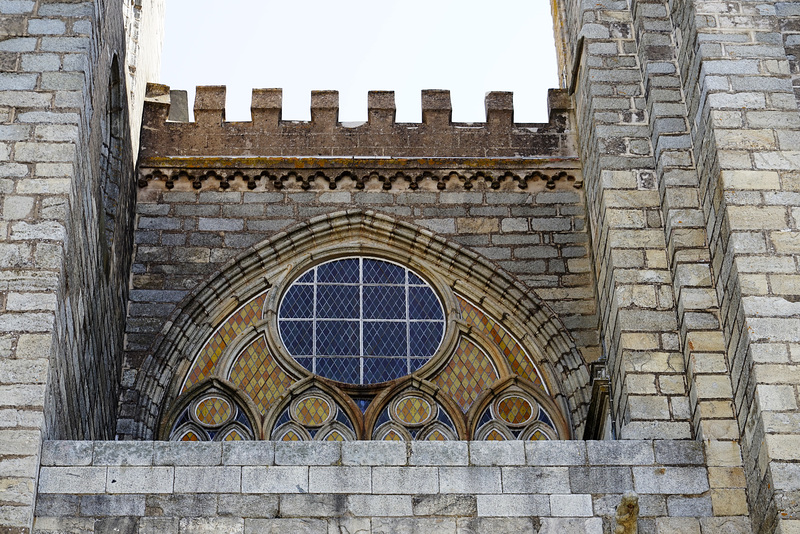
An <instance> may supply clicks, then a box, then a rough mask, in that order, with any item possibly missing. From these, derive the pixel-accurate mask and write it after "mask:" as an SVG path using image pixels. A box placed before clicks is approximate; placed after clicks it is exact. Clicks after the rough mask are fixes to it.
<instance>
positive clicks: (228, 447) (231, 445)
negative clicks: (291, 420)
mask: <svg viewBox="0 0 800 534" xmlns="http://www.w3.org/2000/svg"><path fill="white" fill-rule="evenodd" d="M274 462H275V442H273V441H229V442H225V443H223V444H222V465H272V464H273V463H274Z"/></svg>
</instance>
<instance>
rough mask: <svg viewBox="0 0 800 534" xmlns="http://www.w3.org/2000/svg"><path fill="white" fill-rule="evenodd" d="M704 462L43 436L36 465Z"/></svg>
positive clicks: (526, 448) (604, 454)
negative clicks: (95, 439) (44, 438)
mask: <svg viewBox="0 0 800 534" xmlns="http://www.w3.org/2000/svg"><path fill="white" fill-rule="evenodd" d="M215 465H216V466H228V465H230V466H246V465H253V466H257V465H323V466H324V465H327V466H341V465H351V466H359V465H360V466H482V465H483V466H486V465H489V466H525V465H528V466H540V467H549V466H552V467H558V466H587V467H588V466H651V465H660V466H664V465H665V466H703V465H705V457H704V454H703V447H702V444H701V443H700V442H697V441H683V440H618V441H577V440H575V441H536V442H522V441H516V442H515V441H507V442H477V441H476V442H469V441H451V442H408V443H387V442H381V441H354V442H344V443H329V442H299V443H287V442H272V441H256V442H252V441H244V442H226V443H214V442H201V443H180V442H164V441H94V442H92V441H45V442H44V444H43V448H42V466H44V467H76V466H97V467H100V466H107V467H114V466H117V467H123V466H215Z"/></svg>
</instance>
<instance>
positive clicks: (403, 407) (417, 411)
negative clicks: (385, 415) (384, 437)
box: [395, 397, 431, 425]
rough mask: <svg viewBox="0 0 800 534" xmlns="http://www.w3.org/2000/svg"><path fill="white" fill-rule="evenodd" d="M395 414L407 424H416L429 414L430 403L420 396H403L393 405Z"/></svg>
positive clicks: (425, 418) (428, 416)
mask: <svg viewBox="0 0 800 534" xmlns="http://www.w3.org/2000/svg"><path fill="white" fill-rule="evenodd" d="M395 415H397V418H398V419H399V420H400V421H401V422H403V423H405V424H407V425H418V424H420V423H422V422H424V421H427V420H428V419H429V418H430V416H431V405H430V403H429V402H428V401H426V400H425V399H421V398H420V397H405V398H403V399H400V400H399V401H398V402H397V404H396V405H395Z"/></svg>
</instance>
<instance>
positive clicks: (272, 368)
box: [229, 337, 292, 414]
mask: <svg viewBox="0 0 800 534" xmlns="http://www.w3.org/2000/svg"><path fill="white" fill-rule="evenodd" d="M229 379H230V381H231V382H233V383H234V384H236V385H237V386H238V387H240V388H241V389H242V390H244V392H245V393H247V395H248V396H249V397H250V398H251V399H253V402H254V403H256V406H258V407H259V409H260V410H261V413H262V414H266V413H267V410H269V408H270V406H272V404H273V403H274V402H275V401H276V400H278V399H279V398H280V397H281V395H283V393H284V392H285V391H286V389H287V388H288V387H289V386H290V385H291V384H292V379H291V378H289V376H287V375H286V373H284V372H283V369H281V368H280V366H279V365H278V363H277V362H276V361H275V359H274V358H273V357H272V355H271V354H270V353H269V351H267V342H266V340H264V338H263V337H260V338H258V339H256V340H255V341H253V342H252V343H251V344H250V345H249V346H247V347H246V348H245V349H244V350H242V352H241V354H239V356H238V357H237V358H236V362H235V363H234V364H233V367H231V373H230V376H229Z"/></svg>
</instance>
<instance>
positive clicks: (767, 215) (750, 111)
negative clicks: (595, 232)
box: [680, 2, 800, 532]
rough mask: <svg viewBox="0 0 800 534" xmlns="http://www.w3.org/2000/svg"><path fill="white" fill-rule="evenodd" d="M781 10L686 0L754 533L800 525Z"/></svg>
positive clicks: (791, 136)
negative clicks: (795, 462)
mask: <svg viewBox="0 0 800 534" xmlns="http://www.w3.org/2000/svg"><path fill="white" fill-rule="evenodd" d="M776 5H777V4H773V3H771V2H767V3H762V4H760V5H758V6H756V5H753V4H749V3H745V2H703V3H699V2H693V3H690V4H689V5H688V6H687V7H689V8H691V9H687V11H688V12H689V16H688V17H687V18H686V19H685V21H686V22H685V24H684V25H685V28H683V31H684V33H685V35H684V38H683V39H682V42H681V43H680V45H681V47H682V55H684V56H685V57H687V58H690V59H691V62H690V63H691V68H690V70H689V71H688V72H687V76H686V77H685V79H684V84H685V88H686V94H687V95H688V96H690V98H691V100H690V102H689V106H688V107H689V110H690V117H692V116H695V115H693V114H692V111H693V110H697V113H696V116H697V117H698V120H696V121H695V122H694V130H693V137H694V139H695V148H696V150H697V151H698V167H699V170H700V173H699V175H700V177H701V184H700V190H701V192H702V193H703V194H702V196H701V200H702V202H703V207H704V211H705V217H706V219H707V220H708V221H709V223H708V228H709V232H710V235H709V238H710V243H711V248H710V250H711V254H712V266H713V271H714V275H715V276H716V286H717V293H718V295H719V299H720V304H721V317H722V321H723V330H724V333H725V342H726V344H727V353H728V358H729V362H730V367H731V374H732V385H733V395H734V397H733V398H734V407H735V410H736V417H737V418H738V420H739V426H740V427H741V428H742V436H741V438H742V439H741V444H742V450H741V453H742V455H743V457H744V465H745V474H746V475H747V485H748V489H749V499H750V505H751V514H752V520H753V524H754V525H755V526H756V527H757V528H758V529H759V530H757V531H758V532H772V531H773V529H775V528H778V529H781V531H788V530H783V529H789V528H797V527H798V526H800V515H798V514H797V513H796V512H794V511H793V510H794V506H793V505H791V503H792V502H793V501H796V498H797V495H798V493H799V492H800V483H798V482H797V476H796V469H795V466H796V464H794V463H791V462H793V461H796V460H798V459H800V452H798V451H800V436H798V431H797V425H796V423H791V424H787V421H791V420H796V419H797V417H798V416H797V412H798V406H797V393H798V391H797V385H798V383H800V370H798V369H797V368H796V367H795V366H793V365H792V362H793V361H795V359H793V358H792V352H791V351H792V350H793V347H796V346H797V345H796V343H797V342H798V341H800V334H798V332H797V324H798V318H800V311H798V310H797V309H796V305H795V304H794V303H793V302H792V301H793V300H794V299H795V298H796V297H795V296H794V295H796V293H797V289H796V288H797V287H798V283H800V276H798V272H800V271H799V270H798V263H797V254H798V252H800V247H798V246H797V245H796V239H797V238H796V236H797V231H798V226H797V225H798V220H797V218H796V217H795V214H796V213H797V212H798V205H800V201H798V199H797V198H795V197H796V193H793V191H796V190H797V180H796V178H795V176H796V173H797V171H798V169H800V165H798V161H797V159H796V156H795V155H796V154H797V152H796V147H797V140H798V133H797V130H798V128H799V127H800V116H798V113H797V104H796V101H795V98H794V94H793V92H792V86H791V77H790V69H789V64H788V61H787V60H786V50H785V48H784V47H783V42H782V40H781V39H780V31H781V21H782V19H781V18H780V17H778V16H776V15H775V13H776V11H775V7H776ZM781 5H783V4H781ZM776 37H777V38H776ZM695 43H699V45H695ZM687 50H688V51H687ZM787 282H788V283H787ZM794 350H796V348H795V349H794Z"/></svg>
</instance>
